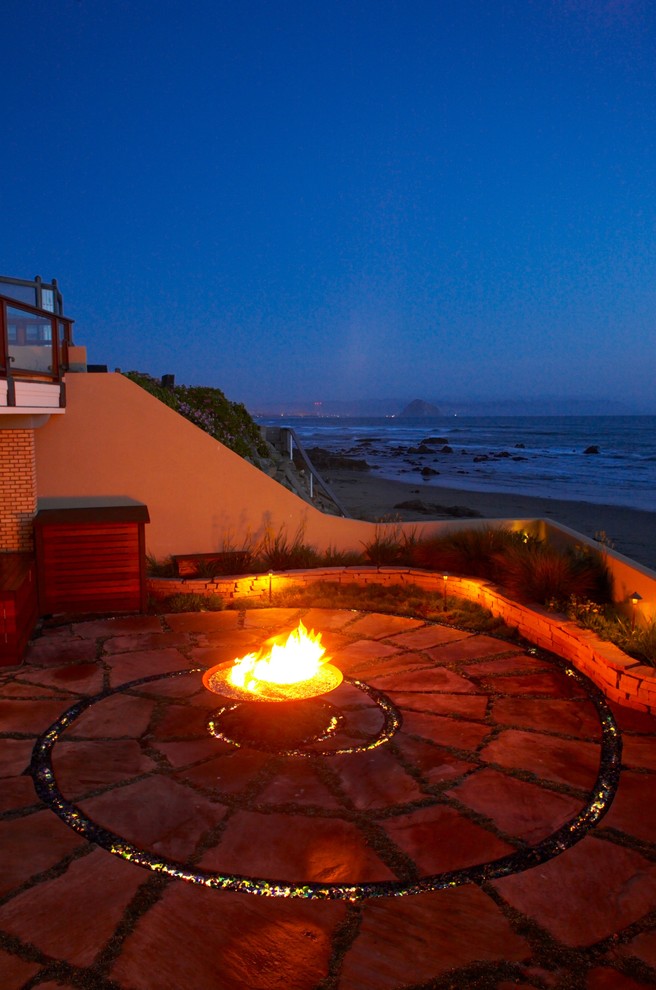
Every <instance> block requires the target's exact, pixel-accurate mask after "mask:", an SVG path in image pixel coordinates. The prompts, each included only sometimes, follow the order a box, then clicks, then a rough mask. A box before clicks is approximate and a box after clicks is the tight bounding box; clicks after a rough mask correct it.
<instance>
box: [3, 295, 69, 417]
mask: <svg viewBox="0 0 656 990" xmlns="http://www.w3.org/2000/svg"><path fill="white" fill-rule="evenodd" d="M72 326H73V320H70V319H68V318H67V317H65V316H62V315H61V314H59V313H56V312H50V311H48V310H45V309H38V308H37V307H36V306H30V305H28V304H27V303H24V302H21V301H18V300H17V299H15V298H12V297H11V296H5V295H0V429H2V428H3V427H9V426H25V427H26V428H29V427H30V425H36V422H40V421H42V419H41V417H44V416H51V415H61V414H62V413H63V412H64V411H65V407H66V386H65V383H64V375H65V373H66V372H67V371H69V370H70V369H71V365H73V367H75V363H76V361H77V360H78V359H80V358H81V357H82V355H80V354H78V353H77V352H78V351H84V348H76V347H74V346H73V339H72Z"/></svg>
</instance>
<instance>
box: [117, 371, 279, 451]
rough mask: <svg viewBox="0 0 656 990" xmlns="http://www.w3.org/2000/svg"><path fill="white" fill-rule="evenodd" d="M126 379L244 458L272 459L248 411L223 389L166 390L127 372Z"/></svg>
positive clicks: (186, 387) (147, 377)
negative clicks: (227, 395) (232, 400)
mask: <svg viewBox="0 0 656 990" xmlns="http://www.w3.org/2000/svg"><path fill="white" fill-rule="evenodd" d="M125 377H126V378H129V379H130V381H133V382H134V383H135V384H136V385H139V386H140V387H141V388H143V389H145V390H146V391H147V392H150V394H151V395H154V396H155V398H157V399H159V400H160V402H164V403H165V404H166V405H167V406H170V408H171V409H175V411H176V412H177V413H180V415H181V416H184V417H185V419H188V420H189V421H190V422H191V423H194V425H195V426H198V427H200V429H201V430H205V432H206V433H209V434H210V435H211V436H213V437H214V438H215V439H216V440H218V441H219V442H220V443H222V444H223V445H224V446H225V447H229V448H230V450H234V452H235V453H236V454H239V455H240V456H241V457H248V458H249V459H250V460H253V461H254V462H255V463H257V460H258V458H259V457H262V458H268V457H269V448H268V446H267V444H266V442H265V440H264V439H263V438H262V434H261V433H260V430H259V428H258V426H257V424H256V423H255V421H254V420H253V418H252V417H251V416H250V414H249V412H248V410H247V409H246V407H245V406H244V405H242V404H241V403H240V402H231V401H230V399H228V398H226V396H225V394H224V393H223V392H222V391H221V389H219V388H210V387H208V386H202V385H192V386H190V385H174V386H172V387H171V388H164V387H163V386H162V384H161V383H160V382H159V381H158V380H157V379H156V378H153V377H152V376H151V375H148V374H145V373H144V372H142V371H128V372H126V374H125Z"/></svg>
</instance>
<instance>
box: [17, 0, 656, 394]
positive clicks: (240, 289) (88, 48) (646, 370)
mask: <svg viewBox="0 0 656 990" xmlns="http://www.w3.org/2000/svg"><path fill="white" fill-rule="evenodd" d="M1 20H2V28H3V54H2V84H1V86H2V106H3V110H2V121H3V150H2V158H1V164H0V230H1V233H2V236H1V238H0V273H1V274H4V275H13V276H18V277H26V278H32V277H33V276H34V275H35V274H40V275H41V276H43V278H44V279H49V278H52V277H53V276H54V277H56V278H58V279H59V281H60V285H61V287H62V290H63V293H64V300H65V303H66V310H67V313H68V315H70V316H72V317H73V318H75V319H76V321H77V323H76V330H77V333H76V340H77V342H78V343H84V344H86V345H87V347H88V349H89V359H90V360H91V361H94V362H98V363H107V364H108V365H109V366H110V368H114V367H121V368H122V369H123V370H127V369H130V368H138V369H140V370H145V371H150V372H151V373H152V374H155V375H160V374H162V373H166V372H173V373H175V374H176V380H177V381H178V382H184V383H187V384H212V385H217V386H219V387H220V388H222V389H223V390H224V391H225V392H226V393H227V395H228V396H229V397H230V398H233V399H238V400H241V401H244V402H246V404H247V405H248V406H249V407H250V408H257V407H258V406H260V405H262V404H263V403H264V402H265V401H270V400H271V401H272V400H276V399H285V400H288V399H309V400H320V399H323V400H328V399H340V398H353V397H356V396H362V397H370V396H386V395H390V396H399V397H405V398H406V399H408V400H409V399H412V398H418V397H420V398H425V399H429V400H433V401H439V400H440V399H441V398H443V397H460V398H465V399H467V398H497V397H504V398H508V397H515V396H518V397H522V396H531V397H535V396H539V395H548V396H555V397H584V398H585V397H594V398H608V399H611V400H621V399H626V400H627V401H629V402H632V403H634V404H635V405H636V406H638V407H639V408H640V409H642V410H643V411H656V396H655V390H654V382H655V374H654V371H655V368H656V332H655V330H656V236H655V235H656V184H655V183H656V4H654V3H653V2H652V0H336V2H333V0H266V2H265V0H230V2H228V0H211V2H210V0H157V2H154V0H153V2H151V0H4V3H3V10H2V17H1Z"/></svg>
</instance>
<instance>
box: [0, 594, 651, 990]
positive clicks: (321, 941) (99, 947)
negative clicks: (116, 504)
mask: <svg viewBox="0 0 656 990" xmlns="http://www.w3.org/2000/svg"><path fill="white" fill-rule="evenodd" d="M301 617H302V619H303V622H304V623H305V625H306V626H307V627H308V628H314V629H315V630H317V631H321V632H322V635H323V641H324V644H325V645H326V646H327V647H328V652H329V654H330V656H331V657H332V659H333V662H334V663H335V664H336V666H338V667H340V668H341V669H342V670H343V672H344V674H345V681H344V683H343V684H342V685H341V686H340V687H339V688H337V689H336V690H335V691H334V692H332V693H331V694H329V695H326V696H325V697H324V698H322V699H316V700H314V701H312V702H302V703H301V704H303V705H309V706H311V707H309V708H306V709H304V710H303V711H304V713H305V714H304V715H303V718H301V716H300V714H299V717H298V724H297V722H296V717H295V716H293V715H292V716H290V717H289V718H287V719H286V722H285V725H284V726H282V727H281V726H280V725H276V724H275V722H276V717H275V712H274V713H273V714H272V713H271V711H268V712H264V711H263V714H262V720H261V723H260V722H259V719H260V716H259V714H256V717H255V719H254V718H253V716H252V709H253V707H254V706H250V705H247V706H245V709H244V710H240V709H239V708H237V709H235V710H234V711H225V712H223V714H219V715H218V716H216V715H215V718H216V719H217V723H218V725H219V729H220V730H221V732H222V734H223V736H224V738H215V737H213V736H211V735H210V734H209V731H208V727H207V726H208V720H209V719H210V717H211V716H212V715H213V713H216V711H217V709H220V708H222V707H225V706H226V703H223V702H222V700H221V699H220V698H218V697H217V696H216V695H212V694H210V692H208V691H207V690H206V689H205V688H204V687H203V686H202V684H201V673H202V671H203V670H204V669H205V668H206V667H210V666H213V665H215V664H217V663H220V662H222V661H224V660H225V661H228V660H232V659H234V658H235V657H236V656H238V655H242V654H244V653H246V652H248V651H250V650H252V649H256V648H258V647H259V646H260V645H261V644H262V642H263V641H264V640H266V639H267V638H268V637H269V636H271V635H273V634H277V633H280V632H282V631H284V630H291V629H292V628H295V626H296V625H297V623H298V620H299V618H301ZM273 707H274V708H275V706H273ZM265 708H266V709H269V710H270V709H271V708H272V706H265ZM246 709H251V712H250V713H249V712H247V711H246ZM303 719H305V721H304V720H303ZM331 720H332V721H331ZM329 723H330V727H331V729H330V731H329V732H328V733H327V734H322V733H321V731H314V730H310V729H308V728H307V726H308V725H315V726H316V725H318V726H323V725H324V724H325V725H328V724H329ZM258 724H261V726H262V734H261V738H260V737H259V736H258V738H255V737H254V730H253V726H254V725H255V726H256V727H257V725H258ZM51 727H52V728H51ZM50 728H51V731H50V732H49V733H48V734H46V735H44V734H45V733H46V730H48V729H50ZM240 733H241V735H240ZM304 733H306V734H305V735H304ZM226 737H227V738H226ZM227 739H229V740H230V741H227ZM620 761H621V762H620ZM0 776H1V780H2V787H1V789H0V794H1V795H2V797H1V807H0V811H1V812H2V816H1V819H0V973H2V974H3V975H2V978H1V980H0V986H2V988H3V990H28V988H29V990H31V988H33V987H37V986H38V987H41V988H47V990H52V988H66V990H73V988H74V987H76V988H80V987H82V988H91V990H181V988H185V990H186V988H189V990H244V988H249V990H274V988H279V987H286V988H291V990H419V988H435V990H442V988H444V990H446V988H481V990H484V988H485V990H487V988H490V990H509V988H511V987H523V988H534V990H551V988H562V990H566V988H572V990H615V988H617V990H636V988H641V987H649V986H655V985H656V931H655V925H656V719H654V718H653V717H650V716H647V715H642V714H639V713H637V712H635V711H631V710H629V709H622V708H620V707H619V706H617V705H615V704H608V703H606V702H605V701H604V699H603V698H602V697H601V696H600V695H599V693H598V692H597V690H596V688H594V687H593V686H592V685H591V684H590V683H589V682H587V681H586V680H585V679H584V678H581V677H580V675H577V674H576V673H575V672H571V671H568V670H567V669H566V667H565V666H564V665H563V664H562V663H561V662H560V661H558V660H557V658H554V657H551V656H549V655H547V654H544V653H541V652H539V651H536V650H533V649H529V648H526V649H525V648H523V647H520V646H517V645H515V644H508V643H506V642H504V641H501V640H497V639H493V638H491V637H488V636H485V635H480V634H479V635H474V634H471V633H466V632H462V631H459V630H456V629H453V628H448V627H442V626H439V625H434V624H430V623H424V622H422V621H420V620H417V619H409V618H401V617H396V616H385V615H379V614H373V613H362V612H352V611H338V610H334V611H329V610H319V609H306V610H290V609H273V608H272V609H262V610H249V611H245V612H235V611H226V612H219V613H193V614H182V615H167V616H163V617H156V616H132V617H124V618H115V619H103V620H96V621H87V622H78V623H75V624H71V625H68V626H64V627H60V628H53V629H49V630H46V631H45V632H44V635H42V636H41V637H40V638H39V639H37V640H35V641H33V642H32V644H31V645H30V648H29V652H28V656H27V659H26V662H25V663H24V664H23V666H22V667H20V668H13V669H11V670H8V669H5V670H4V671H2V672H0Z"/></svg>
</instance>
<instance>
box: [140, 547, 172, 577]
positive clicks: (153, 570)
mask: <svg viewBox="0 0 656 990" xmlns="http://www.w3.org/2000/svg"><path fill="white" fill-rule="evenodd" d="M146 570H147V571H148V574H149V575H150V576H151V577H162V578H171V577H175V575H176V567H175V563H174V562H173V558H172V557H162V559H161V560H160V559H158V558H157V557H155V556H153V554H151V553H147V554H146Z"/></svg>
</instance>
